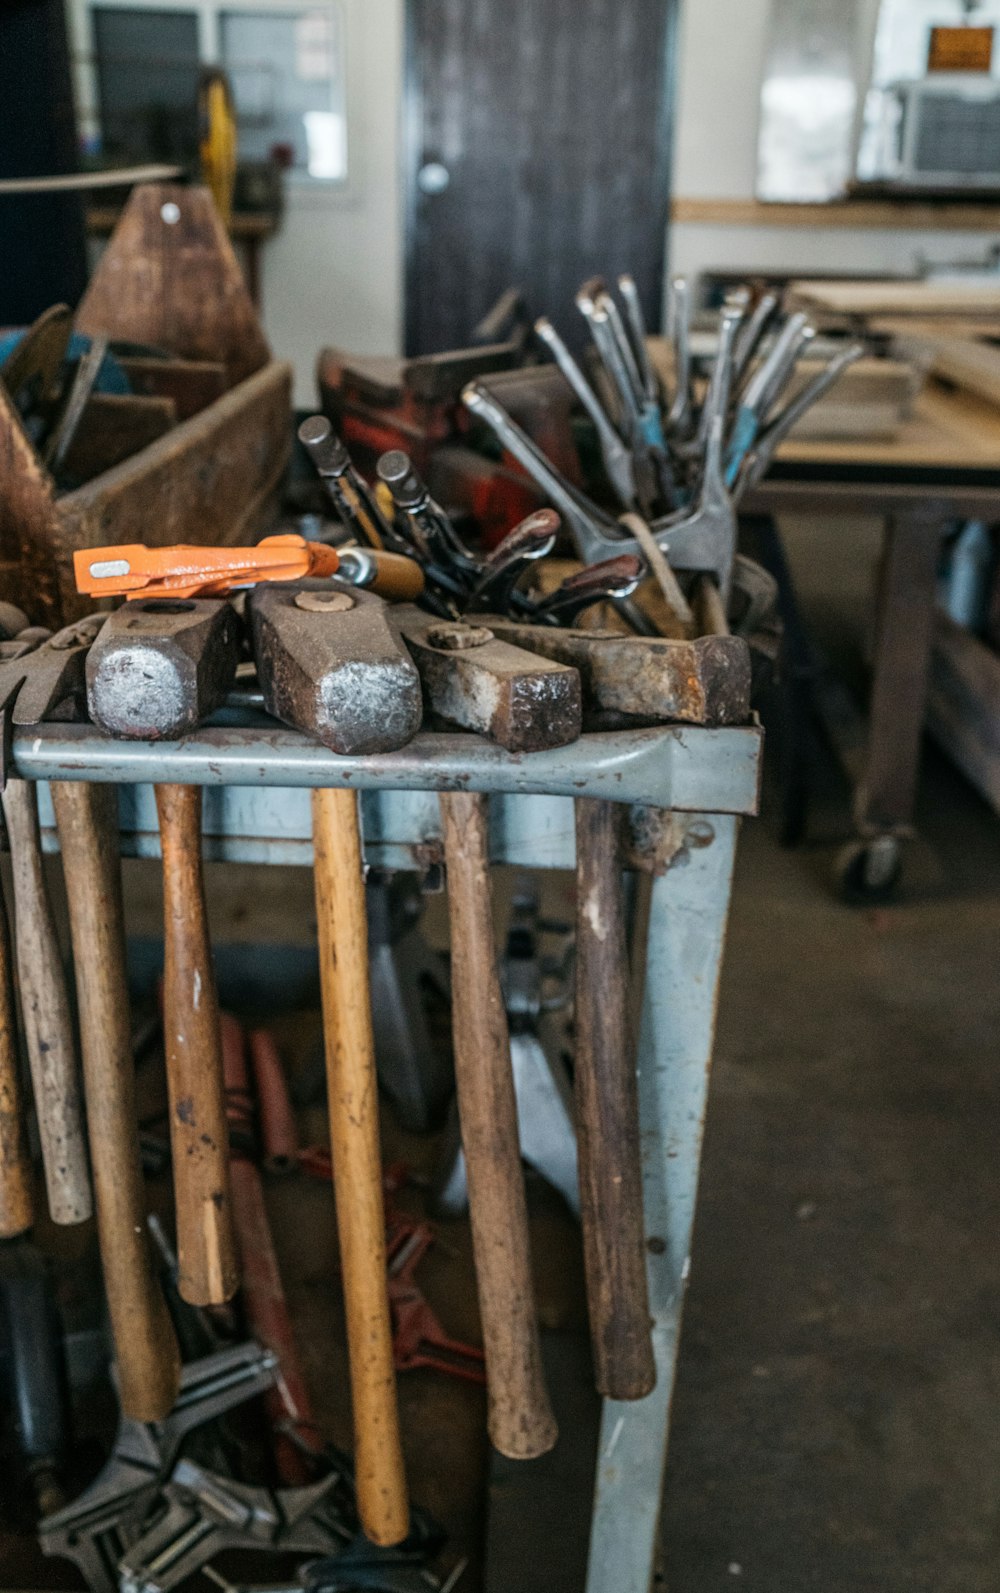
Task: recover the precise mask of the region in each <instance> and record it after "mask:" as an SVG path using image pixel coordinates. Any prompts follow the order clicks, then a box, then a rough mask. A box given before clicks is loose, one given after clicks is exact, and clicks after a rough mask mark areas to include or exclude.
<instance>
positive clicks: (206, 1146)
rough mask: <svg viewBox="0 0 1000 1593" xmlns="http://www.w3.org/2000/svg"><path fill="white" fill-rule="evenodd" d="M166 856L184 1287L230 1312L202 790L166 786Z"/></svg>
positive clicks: (228, 1212)
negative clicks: (203, 859)
mask: <svg viewBox="0 0 1000 1593" xmlns="http://www.w3.org/2000/svg"><path fill="white" fill-rule="evenodd" d="M156 811H157V813H158V815H159V819H160V848H161V851H162V854H163V943H164V958H163V1035H164V1049H165V1051H166V1057H167V1086H168V1091H169V1096H170V1145H171V1155H172V1160H173V1169H174V1197H175V1200H176V1203H177V1258H178V1272H177V1287H178V1289H179V1290H180V1293H181V1297H182V1298H183V1299H185V1300H187V1301H188V1303H189V1304H190V1305H221V1304H222V1303H223V1302H224V1301H225V1300H228V1299H229V1298H230V1296H231V1295H232V1294H233V1293H235V1290H236V1286H237V1284H238V1283H239V1268H238V1265H237V1259H236V1237H235V1234H234V1232H233V1219H232V1205H231V1199H230V1192H229V1139H228V1134H227V1131H226V1107H225V1100H224V1097H223V1088H222V1042H221V1039H220V1035H219V1006H218V1001H217V999H216V994H215V971H214V968H213V966H212V951H211V947H210V945H209V939H208V914H207V912H206V908H205V886H204V881H203V878H202V868H201V788H200V786H188V785H158V786H157V787H156Z"/></svg>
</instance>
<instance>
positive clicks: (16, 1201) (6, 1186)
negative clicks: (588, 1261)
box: [0, 899, 34, 1239]
mask: <svg viewBox="0 0 1000 1593" xmlns="http://www.w3.org/2000/svg"><path fill="white" fill-rule="evenodd" d="M31 1185H32V1174H31V1158H30V1157H29V1155H28V1146H27V1140H26V1137H25V1132H24V1105H23V1102H22V1099H21V1079H20V1070H19V1068H18V1051H17V1018H16V1016H15V1012H14V981H13V973H12V965H11V951H10V931H9V929H8V927H7V911H6V908H5V906H4V903H3V901H2V899H0V1239H13V1238H14V1237H15V1236H16V1235H17V1234H19V1233H24V1232H25V1230H26V1229H27V1228H30V1227H31V1224H32V1222H33V1220H34V1202H33V1200H32V1195H31Z"/></svg>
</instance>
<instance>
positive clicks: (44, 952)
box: [3, 780, 93, 1224]
mask: <svg viewBox="0 0 1000 1593" xmlns="http://www.w3.org/2000/svg"><path fill="white" fill-rule="evenodd" d="M3 811H4V818H5V819H6V821H7V836H8V839H9V841H10V861H11V870H12V872H13V878H14V911H15V919H16V922H15V946H16V948H17V975H18V985H19V987H20V992H21V1016H22V1019H23V1022H24V1032H25V1037H26V1039H27V1045H28V1061H29V1063H30V1065H31V1082H32V1087H33V1090H34V1096H35V1115H36V1117H37V1120H38V1137H39V1139H40V1141H41V1146H42V1163H43V1165H44V1168H45V1185H46V1189H47V1191H48V1199H49V1212H50V1213H51V1216H52V1220H53V1222H57V1223H63V1224H70V1223H76V1222H83V1221H84V1220H85V1219H86V1218H87V1217H89V1216H90V1214H91V1211H92V1210H93V1203H92V1197H91V1192H90V1173H89V1171H88V1168H87V1147H86V1143H85V1138H84V1128H83V1101H82V1097H81V1091H80V1079H79V1073H78V1070H77V1062H76V1047H75V1044H74V1041H73V1024H72V1019H71V1016H70V1008H69V997H68V995H67V992H66V975H65V972H64V969H63V963H62V957H61V955H60V951H59V942H58V940H57V938H56V931H55V924H54V922H53V919H52V908H51V905H50V903H49V897H48V892H47V890H46V887H45V875H44V872H43V870H42V843H41V837H40V835H39V830H38V807H37V804H36V800H35V788H34V786H33V785H32V784H31V783H30V782H29V781H27V780H11V781H10V783H9V784H8V786H7V789H6V790H5V791H4V794H3Z"/></svg>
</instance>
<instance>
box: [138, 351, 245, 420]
mask: <svg viewBox="0 0 1000 1593" xmlns="http://www.w3.org/2000/svg"><path fill="white" fill-rule="evenodd" d="M117 358H118V363H119V365H120V366H121V368H122V370H123V371H124V372H125V375H126V376H127V377H128V379H129V385H130V386H131V388H132V391H133V393H141V394H142V395H143V396H144V397H146V398H171V399H173V402H174V406H175V408H176V410H177V419H178V420H189V419H190V418H191V416H192V415H197V414H198V412H199V411H200V410H202V409H207V408H208V406H209V404H214V403H215V400H216V399H217V398H221V397H222V395H223V393H224V392H225V390H226V367H225V366H224V365H223V364H222V361H221V360H171V359H152V358H150V359H145V358H141V357H139V356H138V355H136V356H133V357H130V358H127V359H126V358H124V357H123V356H121V355H118V356H117Z"/></svg>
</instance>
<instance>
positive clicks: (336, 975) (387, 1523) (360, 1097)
mask: <svg viewBox="0 0 1000 1593" xmlns="http://www.w3.org/2000/svg"><path fill="white" fill-rule="evenodd" d="M312 811H313V847H314V850H315V857H316V919H317V926H318V939H319V966H320V981H321V985H322V992H323V1025H324V1036H325V1044H326V1076H327V1097H328V1102H329V1111H330V1151H331V1155H332V1158H333V1176H334V1186H335V1189H336V1197H337V1231H338V1234H339V1238H340V1264H341V1269H342V1272H343V1278H344V1302H345V1306H346V1311H347V1344H348V1351H349V1355H350V1367H351V1399H352V1401H353V1405H354V1435H355V1439H354V1441H355V1450H356V1453H355V1461H354V1474H355V1484H356V1487H357V1495H358V1513H359V1515H360V1517H361V1525H362V1526H363V1527H364V1530H365V1532H366V1533H367V1535H368V1537H369V1538H371V1540H372V1542H373V1543H379V1544H384V1545H388V1544H393V1543H400V1542H401V1541H402V1540H403V1538H405V1537H406V1535H407V1533H408V1531H409V1505H408V1501H407V1494H406V1477H405V1474H404V1471H403V1451H402V1447H401V1444H400V1436H399V1411H398V1408H397V1404H396V1378H395V1372H394V1370H393V1364H392V1333H391V1328H390V1321H389V1299H388V1292H387V1288H386V1264H385V1212H384V1208H383V1203H382V1160H381V1151H380V1146H379V1125H378V1083H377V1080H376V1077H375V1046H374V1040H373V1038H372V1016H371V995H370V991H369V982H368V934H367V920H366V915H365V887H364V878H363V875H362V865H361V835H360V829H359V825H358V807H357V796H356V794H355V793H354V792H353V791H314V792H313V798H312Z"/></svg>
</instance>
